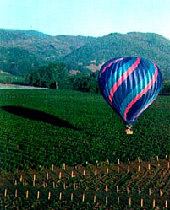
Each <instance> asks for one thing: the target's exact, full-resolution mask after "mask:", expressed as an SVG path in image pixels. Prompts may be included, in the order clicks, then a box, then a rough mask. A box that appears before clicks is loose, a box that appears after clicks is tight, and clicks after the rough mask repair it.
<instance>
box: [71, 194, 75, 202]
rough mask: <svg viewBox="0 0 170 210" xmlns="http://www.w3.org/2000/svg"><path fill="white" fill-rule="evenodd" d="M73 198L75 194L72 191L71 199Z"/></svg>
mask: <svg viewBox="0 0 170 210" xmlns="http://www.w3.org/2000/svg"><path fill="white" fill-rule="evenodd" d="M73 198H74V194H73V193H71V201H73Z"/></svg>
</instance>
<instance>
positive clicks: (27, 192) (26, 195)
mask: <svg viewBox="0 0 170 210" xmlns="http://www.w3.org/2000/svg"><path fill="white" fill-rule="evenodd" d="M28 196H29V191H28V190H27V191H26V193H25V197H26V198H28Z"/></svg>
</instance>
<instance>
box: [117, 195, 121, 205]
mask: <svg viewBox="0 0 170 210" xmlns="http://www.w3.org/2000/svg"><path fill="white" fill-rule="evenodd" d="M117 203H118V204H119V203H120V198H119V196H118V197H117Z"/></svg>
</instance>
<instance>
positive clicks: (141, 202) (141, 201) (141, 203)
mask: <svg viewBox="0 0 170 210" xmlns="http://www.w3.org/2000/svg"><path fill="white" fill-rule="evenodd" d="M140 206H141V207H143V198H141V199H140Z"/></svg>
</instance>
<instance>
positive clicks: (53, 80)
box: [26, 63, 68, 88]
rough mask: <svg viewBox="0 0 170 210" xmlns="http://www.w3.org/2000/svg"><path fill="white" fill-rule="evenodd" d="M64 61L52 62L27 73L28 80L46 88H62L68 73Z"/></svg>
mask: <svg viewBox="0 0 170 210" xmlns="http://www.w3.org/2000/svg"><path fill="white" fill-rule="evenodd" d="M67 72H68V70H67V68H66V65H65V64H64V63H50V64H48V66H42V67H40V68H39V69H38V70H35V71H33V72H31V73H30V74H28V75H27V77H26V80H27V81H28V83H29V84H30V85H34V86H39V87H46V88H62V85H63V80H64V78H65V77H66V75H67Z"/></svg>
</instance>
